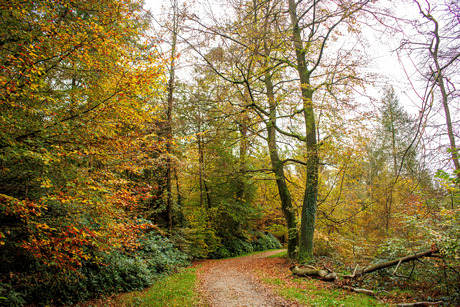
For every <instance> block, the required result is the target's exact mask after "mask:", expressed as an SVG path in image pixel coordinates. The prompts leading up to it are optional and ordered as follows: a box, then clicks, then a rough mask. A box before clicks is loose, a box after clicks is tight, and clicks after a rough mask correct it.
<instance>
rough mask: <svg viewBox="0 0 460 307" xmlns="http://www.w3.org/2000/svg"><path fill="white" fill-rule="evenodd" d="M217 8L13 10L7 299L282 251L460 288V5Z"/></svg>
mask: <svg viewBox="0 0 460 307" xmlns="http://www.w3.org/2000/svg"><path fill="white" fill-rule="evenodd" d="M216 3H217V2H216ZM216 3H213V4H210V3H208V2H206V3H201V2H199V1H197V2H194V3H187V2H181V3H179V2H178V0H173V1H171V2H170V3H169V4H168V5H167V6H163V7H162V8H161V11H159V12H153V11H149V10H148V9H146V8H145V7H144V3H143V1H136V0H102V1H86V0H37V1H21V0H9V1H4V0H1V1H0V69H1V71H0V174H1V176H0V282H1V283H0V304H2V305H3V304H6V305H9V306H20V305H25V304H30V303H37V304H69V303H74V302H77V301H81V300H86V299H90V298H93V297H96V296H99V295H101V294H105V293H115V292H119V291H129V290H135V289H143V288H144V287H146V286H148V285H150V284H151V283H153V282H155V279H156V278H157V277H158V276H159V275H160V274H162V273H165V272H169V271H171V270H173V269H174V268H175V267H177V266H184V265H187V264H188V263H189V261H190V260H192V259H196V258H225V257H230V256H235V255H240V254H243V253H247V252H252V251H256V250H265V249H271V248H279V247H281V245H284V246H286V247H287V249H288V255H289V257H290V258H291V259H292V260H297V261H299V262H304V263H308V262H312V261H315V259H319V258H322V259H323V258H327V259H332V260H331V261H334V263H340V264H342V265H343V266H344V267H345V266H346V265H350V266H351V265H354V264H360V265H362V266H365V265H368V264H369V263H378V262H384V261H386V260H392V259H395V258H397V257H400V256H404V255H408V254H411V253H415V252H417V251H421V250H427V249H428V250H430V249H432V250H436V251H439V256H438V257H437V258H434V259H428V260H424V261H423V263H420V262H419V263H417V264H416V265H414V264H407V265H405V266H404V265H402V266H401V268H400V270H401V271H402V273H401V274H405V275H410V278H409V279H410V281H411V282H413V283H420V284H424V285H426V284H428V286H430V287H431V288H435V289H436V291H438V293H439V294H440V295H445V296H447V297H450V298H454V297H455V293H457V295H458V293H459V291H460V289H459V285H460V282H459V280H460V258H459V257H460V242H459V238H460V233H459V231H460V225H459V219H460V209H459V208H460V206H459V196H460V194H459V193H460V191H459V187H460V164H459V161H458V159H459V158H458V149H457V145H456V144H458V138H459V127H460V126H459V120H458V119H459V118H460V116H459V115H460V114H459V111H460V110H459V92H458V87H459V74H458V71H459V68H460V67H459V64H460V38H459V35H460V6H459V4H458V3H456V1H434V0H433V1H417V0H413V1H406V2H402V1H397V4H395V2H393V1H368V0H360V1H349V0H335V1H334V0H321V1H320V0H308V1H307V0H304V1H294V0H228V1H221V2H219V4H216ZM218 7H219V8H218ZM401 7H404V10H405V11H404V12H405V13H407V16H409V17H407V16H403V17H401V16H399V15H398V14H401V12H398V11H397V10H396V9H397V8H401ZM409 12H411V13H409ZM376 42H377V45H378V44H383V45H388V46H395V48H394V49H393V50H392V53H391V54H390V55H391V56H392V58H393V60H391V61H389V62H387V63H386V65H390V66H392V67H394V70H396V71H401V72H402V74H401V75H402V76H403V79H404V80H405V81H404V84H407V86H408V87H405V86H404V84H402V83H401V82H399V81H398V82H394V80H393V79H392V78H390V77H389V76H388V75H385V72H384V71H381V70H379V69H378V67H379V65H382V62H381V61H380V62H379V63H378V61H379V60H378V56H375V54H374V55H373V54H372V50H373V49H372V46H374V47H375V46H376ZM383 65H385V63H384V64H383ZM380 67H381V66H380ZM392 81H393V82H392ZM398 267H399V265H398ZM394 273H395V274H396V271H395V272H394ZM382 274H383V273H382ZM383 275H385V274H383ZM389 275H391V274H390V273H387V275H385V276H382V278H383V279H382V280H384V281H382V283H383V282H386V283H388V282H390V281H389V280H391V281H392V282H394V279H388V276H389ZM385 278H386V279H385ZM404 280H406V279H404ZM397 282H399V281H397ZM454 299H455V298H454ZM457 299H458V298H457Z"/></svg>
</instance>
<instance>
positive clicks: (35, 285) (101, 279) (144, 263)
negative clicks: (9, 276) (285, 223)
mask: <svg viewBox="0 0 460 307" xmlns="http://www.w3.org/2000/svg"><path fill="white" fill-rule="evenodd" d="M139 243H140V247H139V249H138V250H136V251H129V252H128V251H123V250H113V251H111V252H109V253H101V252H100V253H98V254H97V255H94V256H97V258H98V259H99V261H100V263H98V264H96V263H94V262H91V261H86V262H84V263H83V264H82V266H81V267H80V268H79V269H78V271H77V272H72V271H67V272H64V271H59V272H55V271H53V270H52V269H51V268H50V267H48V266H46V265H43V264H36V265H35V267H34V268H33V271H32V270H31V271H30V272H29V273H28V274H29V276H28V277H27V282H23V284H28V285H27V286H23V287H15V288H13V287H11V286H9V285H8V284H2V285H1V287H0V305H1V306H3V305H6V306H22V305H24V304H30V303H35V304H39V305H40V304H42V305H48V304H53V305H56V304H57V305H61V304H73V303H77V302H80V301H85V300H89V299H92V298H94V297H97V296H100V295H102V294H110V293H118V292H127V291H133V290H142V289H144V288H146V287H148V286H150V285H151V284H152V283H153V282H154V281H155V278H156V277H157V276H159V274H162V273H166V272H169V271H171V270H174V269H175V268H176V267H179V266H184V265H187V264H188V263H189V262H188V256H187V255H186V254H185V253H183V252H181V251H179V250H178V249H177V248H175V247H174V246H173V244H172V243H171V242H170V241H169V240H168V239H167V238H164V237H162V236H161V235H159V234H157V233H154V232H150V233H148V234H145V235H144V236H142V237H141V238H140V239H139ZM18 284H19V283H18ZM4 301H5V302H6V303H5V302H4Z"/></svg>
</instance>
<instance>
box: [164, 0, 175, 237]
mask: <svg viewBox="0 0 460 307" xmlns="http://www.w3.org/2000/svg"><path fill="white" fill-rule="evenodd" d="M176 43H177V1H176V0H174V3H173V31H172V46H171V67H170V70H169V80H168V102H167V103H168V105H167V109H166V193H167V195H166V210H167V212H168V229H169V231H172V228H173V201H172V163H171V156H172V142H173V135H172V110H173V104H174V74H175V60H176Z"/></svg>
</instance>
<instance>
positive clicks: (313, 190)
mask: <svg viewBox="0 0 460 307" xmlns="http://www.w3.org/2000/svg"><path fill="white" fill-rule="evenodd" d="M288 1H289V15H290V19H291V27H292V41H293V44H294V48H295V53H296V61H297V63H296V64H297V72H298V74H299V78H300V87H301V93H302V101H303V114H304V120H305V131H306V138H305V141H306V145H307V153H308V159H307V166H306V172H307V175H306V180H305V195H304V199H303V205H302V214H301V220H300V240H299V256H298V257H299V260H301V261H308V260H310V259H311V258H312V257H313V237H314V233H315V219H316V203H317V198H318V163H319V159H318V151H317V139H316V121H315V114H314V110H313V89H312V87H311V83H310V73H311V72H310V71H309V70H308V68H307V61H306V50H305V49H304V46H303V43H302V35H301V29H300V27H299V18H298V16H297V2H296V1H295V0H288Z"/></svg>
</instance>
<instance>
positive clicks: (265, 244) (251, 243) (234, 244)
mask: <svg viewBox="0 0 460 307" xmlns="http://www.w3.org/2000/svg"><path fill="white" fill-rule="evenodd" d="M277 248H281V243H280V242H279V241H278V240H277V239H276V238H275V237H274V236H273V235H272V234H270V233H268V234H266V233H262V232H256V233H255V234H253V236H252V239H248V238H234V239H227V240H223V241H222V246H221V247H219V248H218V249H217V251H215V252H214V253H211V254H210V257H211V258H215V259H220V258H228V257H235V256H239V255H243V254H248V253H252V252H254V251H264V250H268V249H277Z"/></svg>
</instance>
